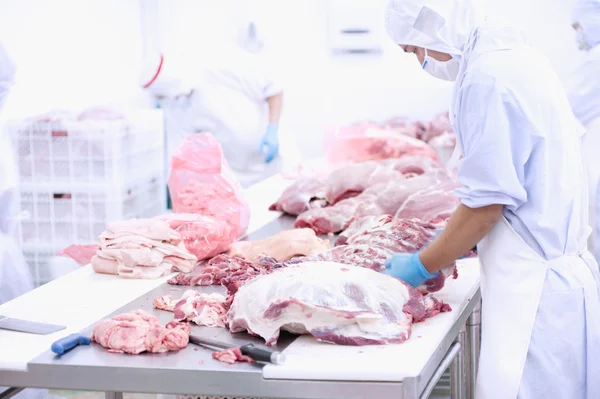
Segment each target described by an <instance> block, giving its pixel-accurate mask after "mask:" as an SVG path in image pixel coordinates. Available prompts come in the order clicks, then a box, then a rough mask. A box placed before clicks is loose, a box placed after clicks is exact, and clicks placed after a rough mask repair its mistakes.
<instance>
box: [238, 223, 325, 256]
mask: <svg viewBox="0 0 600 399" xmlns="http://www.w3.org/2000/svg"><path fill="white" fill-rule="evenodd" d="M330 246H331V244H330V242H329V240H324V239H322V238H319V237H317V235H316V233H315V232H314V231H313V230H312V229H292V230H284V231H280V232H279V233H277V234H275V235H273V236H271V237H268V238H265V239H263V240H254V241H238V242H235V243H233V244H231V246H230V248H229V252H228V254H229V255H231V256H237V257H240V258H244V259H246V260H254V259H256V258H258V257H260V256H261V255H266V256H269V257H271V258H274V259H277V260H278V261H284V260H288V259H291V258H293V257H295V256H312V255H315V254H318V253H321V252H324V251H327V250H328V249H329V248H330Z"/></svg>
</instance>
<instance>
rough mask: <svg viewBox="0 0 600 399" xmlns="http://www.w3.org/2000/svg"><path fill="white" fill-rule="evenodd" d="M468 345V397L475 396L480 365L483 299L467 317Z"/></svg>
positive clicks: (472, 398) (466, 352)
mask: <svg viewBox="0 0 600 399" xmlns="http://www.w3.org/2000/svg"><path fill="white" fill-rule="evenodd" d="M466 338H467V345H466V350H465V354H466V364H465V366H466V379H467V398H468V399H474V398H475V384H476V382H477V367H478V365H479V352H480V349H481V301H480V302H479V303H478V304H477V305H476V306H475V309H474V310H473V313H472V314H471V316H469V318H468V319H467V337H466Z"/></svg>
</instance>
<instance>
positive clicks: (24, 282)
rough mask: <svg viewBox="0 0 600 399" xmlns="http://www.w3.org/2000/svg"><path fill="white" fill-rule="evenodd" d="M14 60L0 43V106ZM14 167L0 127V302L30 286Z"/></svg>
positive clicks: (10, 150) (10, 298)
mask: <svg viewBox="0 0 600 399" xmlns="http://www.w3.org/2000/svg"><path fill="white" fill-rule="evenodd" d="M14 71H15V68H14V64H13V63H12V62H11V60H10V59H9V58H8V55H7V54H6V52H5V50H4V48H3V46H2V45H1V44H0V109H1V108H2V104H3V101H4V100H5V98H6V95H7V94H8V91H9V88H10V85H11V83H12V80H13V77H14ZM17 183H18V176H17V168H16V164H15V159H14V154H13V150H12V145H11V142H10V138H9V137H8V135H7V134H6V132H4V131H1V130H0V304H2V303H4V302H8V301H10V300H12V299H14V298H16V297H18V296H20V295H22V294H24V293H26V292H27V291H30V290H32V289H33V288H34V287H33V282H32V279H31V273H30V271H29V268H28V266H27V263H26V262H25V259H24V258H23V253H22V252H21V250H20V249H19V246H18V245H17V243H16V241H15V239H14V236H13V234H14V229H15V216H16V215H17V208H18V203H17V201H18V192H17Z"/></svg>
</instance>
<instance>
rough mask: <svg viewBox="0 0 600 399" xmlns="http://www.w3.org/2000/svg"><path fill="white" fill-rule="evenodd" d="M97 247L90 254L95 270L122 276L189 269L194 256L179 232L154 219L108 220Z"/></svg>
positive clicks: (192, 265)
mask: <svg viewBox="0 0 600 399" xmlns="http://www.w3.org/2000/svg"><path fill="white" fill-rule="evenodd" d="M99 240H100V250H99V251H98V252H97V254H96V255H95V256H94V257H92V259H91V263H92V268H93V269H94V271H95V272H96V273H105V274H117V275H119V276H120V277H123V278H158V277H162V276H165V275H167V274H168V273H170V272H171V271H181V272H189V271H191V270H192V268H193V267H194V264H195V263H196V257H195V256H194V255H192V254H191V253H189V252H188V250H187V249H186V248H185V246H184V245H183V242H182V241H181V235H180V234H179V233H178V232H176V231H175V230H173V229H171V228H170V227H169V225H168V224H167V223H166V222H164V221H162V220H156V219H130V220H125V221H120V222H114V223H109V224H108V226H107V230H106V231H104V232H103V233H102V234H101V235H100V237H99Z"/></svg>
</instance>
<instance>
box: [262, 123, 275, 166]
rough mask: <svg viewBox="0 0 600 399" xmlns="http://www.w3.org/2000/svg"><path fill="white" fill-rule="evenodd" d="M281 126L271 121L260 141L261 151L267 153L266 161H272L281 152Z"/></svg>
mask: <svg viewBox="0 0 600 399" xmlns="http://www.w3.org/2000/svg"><path fill="white" fill-rule="evenodd" d="M278 131H279V126H278V125H276V124H274V123H271V124H269V126H267V132H266V133H265V135H264V136H263V138H262V141H261V142H260V148H259V150H258V151H259V152H260V153H261V154H264V155H265V163H269V162H271V161H272V160H273V159H275V157H276V156H277V155H278V154H279V135H278Z"/></svg>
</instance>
